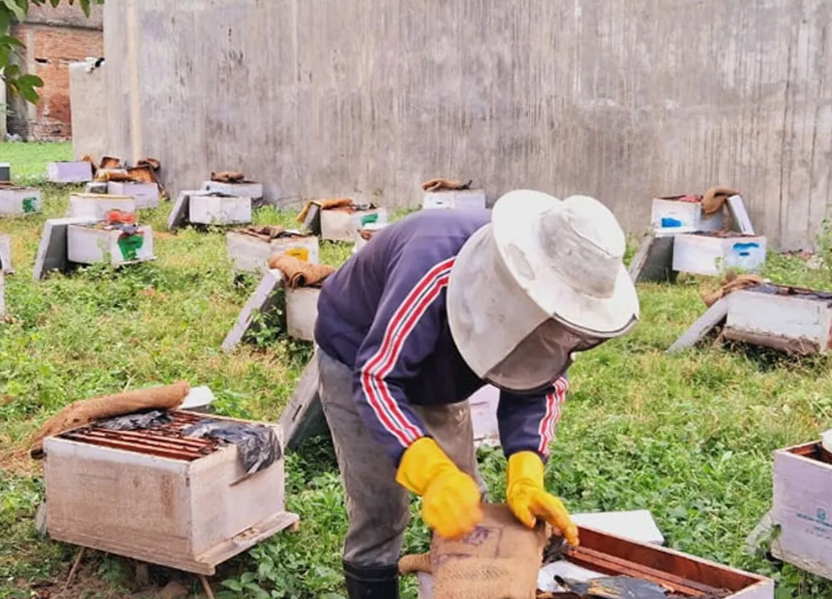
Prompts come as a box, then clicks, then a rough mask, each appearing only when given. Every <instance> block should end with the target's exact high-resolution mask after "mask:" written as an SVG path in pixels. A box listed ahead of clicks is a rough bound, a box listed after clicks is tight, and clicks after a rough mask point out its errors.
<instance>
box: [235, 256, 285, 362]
mask: <svg viewBox="0 0 832 599" xmlns="http://www.w3.org/2000/svg"><path fill="white" fill-rule="evenodd" d="M281 285H283V273H282V272H280V271H279V270H276V269H272V270H267V271H266V273H265V274H264V275H263V278H262V279H261V280H260V284H259V285H257V289H255V290H254V293H253V294H252V296H251V297H250V298H249V300H248V301H247V302H246V305H245V306H243V309H242V311H241V312H240V316H239V317H238V318H237V323H236V324H235V325H234V328H232V329H231V332H230V333H228V335H227V336H226V338H225V340H224V341H223V342H222V345H221V346H220V347H221V349H222V351H224V352H230V351H232V350H233V349H234V348H235V347H236V346H237V344H238V343H239V342H240V341H242V340H243V337H245V335H246V333H247V332H248V331H249V329H250V328H251V327H252V325H253V324H254V316H255V315H256V314H268V313H269V312H271V311H272V310H274V308H275V305H276V298H275V297H274V293H275V291H277V290H278V289H279V288H280V287H281Z"/></svg>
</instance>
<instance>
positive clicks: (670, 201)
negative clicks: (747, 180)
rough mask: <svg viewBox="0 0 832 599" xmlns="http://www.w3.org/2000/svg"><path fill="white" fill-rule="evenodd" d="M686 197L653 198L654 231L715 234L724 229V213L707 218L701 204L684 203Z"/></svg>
mask: <svg viewBox="0 0 832 599" xmlns="http://www.w3.org/2000/svg"><path fill="white" fill-rule="evenodd" d="M683 197H684V196H681V195H678V196H665V197H660V198H653V210H652V214H651V216H650V223H651V224H652V226H653V229H654V230H659V231H664V230H672V229H682V230H684V229H687V230H692V231H709V232H715V231H719V230H720V229H722V225H723V217H722V212H717V213H716V214H712V215H710V216H706V215H705V213H704V212H703V211H702V203H701V202H683V201H681V198H683Z"/></svg>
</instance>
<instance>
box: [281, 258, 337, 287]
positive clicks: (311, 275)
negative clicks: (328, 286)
mask: <svg viewBox="0 0 832 599" xmlns="http://www.w3.org/2000/svg"><path fill="white" fill-rule="evenodd" d="M269 268H276V269H277V270H279V271H280V272H282V273H283V276H284V277H286V286H287V287H290V288H292V289H295V288H297V287H316V286H318V285H320V284H321V283H323V282H324V279H326V278H327V277H328V276H329V275H331V274H332V273H334V272H335V269H334V268H333V267H331V266H329V265H328V264H312V263H310V262H305V261H303V260H298V259H297V258H295V257H293V256H287V255H286V254H272V256H271V257H270V258H269Z"/></svg>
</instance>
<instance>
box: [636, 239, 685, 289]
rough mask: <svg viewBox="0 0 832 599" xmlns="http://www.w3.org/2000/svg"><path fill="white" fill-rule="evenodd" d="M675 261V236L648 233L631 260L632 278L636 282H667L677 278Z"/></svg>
mask: <svg viewBox="0 0 832 599" xmlns="http://www.w3.org/2000/svg"><path fill="white" fill-rule="evenodd" d="M672 263H673V236H672V235H666V236H659V237H657V236H656V235H655V234H654V233H649V234H647V235H646V236H645V237H644V239H643V240H642V242H641V245H640V246H639V248H638V251H636V254H635V256H633V259H632V261H631V262H630V268H629V272H630V278H631V279H632V280H633V282H634V283H648V282H656V283H667V282H671V283H672V282H673V281H675V280H676V273H675V272H674V271H673V268H672Z"/></svg>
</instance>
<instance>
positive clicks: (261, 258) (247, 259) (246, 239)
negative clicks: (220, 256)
mask: <svg viewBox="0 0 832 599" xmlns="http://www.w3.org/2000/svg"><path fill="white" fill-rule="evenodd" d="M225 239H226V245H227V247H228V257H229V258H231V262H232V263H233V264H234V268H236V269H237V270H240V271H243V272H253V273H257V272H259V273H262V272H265V271H266V270H268V268H269V257H270V256H271V255H272V254H284V253H286V252H290V251H292V250H299V251H300V253H301V254H302V256H298V257H300V258H301V259H305V260H306V261H307V262H309V263H311V264H318V263H319V261H320V249H319V244H318V238H317V236H315V235H302V236H294V235H293V236H287V237H278V238H277V239H272V240H271V241H267V240H265V239H261V238H259V237H255V236H254V235H248V234H246V233H241V232H239V231H229V232H228V233H227V234H226V236H225Z"/></svg>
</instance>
